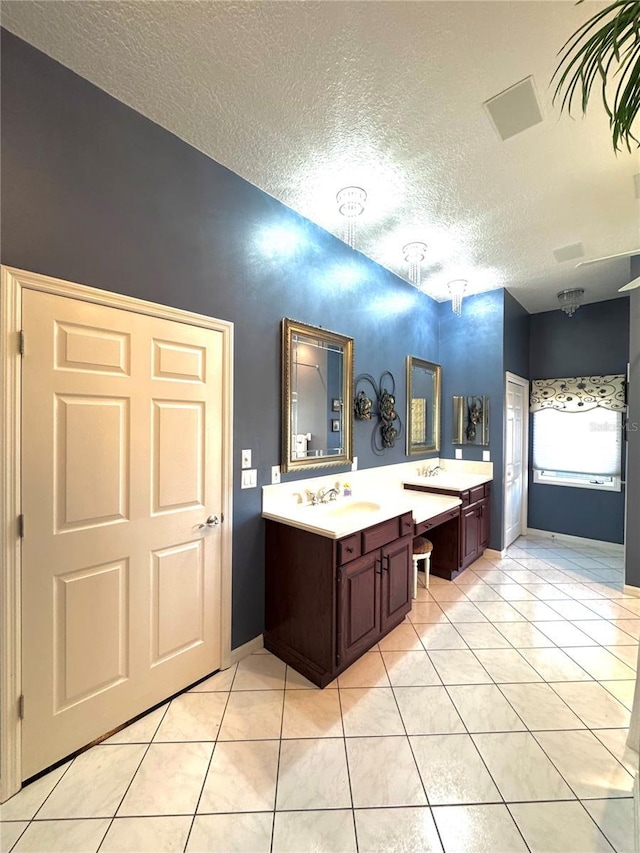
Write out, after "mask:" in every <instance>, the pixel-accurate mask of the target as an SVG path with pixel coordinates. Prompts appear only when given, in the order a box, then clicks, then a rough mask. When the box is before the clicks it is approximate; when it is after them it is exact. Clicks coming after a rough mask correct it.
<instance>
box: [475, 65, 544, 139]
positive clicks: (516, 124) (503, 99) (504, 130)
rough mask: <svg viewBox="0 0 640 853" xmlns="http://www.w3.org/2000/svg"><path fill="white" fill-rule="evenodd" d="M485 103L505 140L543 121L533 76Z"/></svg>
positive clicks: (501, 136)
mask: <svg viewBox="0 0 640 853" xmlns="http://www.w3.org/2000/svg"><path fill="white" fill-rule="evenodd" d="M484 105H485V107H486V108H487V112H488V113H489V116H490V118H491V120H492V121H493V124H494V126H495V128H496V130H497V131H498V133H499V135H500V138H501V139H503V140H505V139H510V138H511V137H512V136H515V135H516V134H517V133H522V131H523V130H527V129H528V128H530V127H533V126H534V124H540V122H541V121H542V112H541V110H540V105H539V104H538V98H537V97H536V92H535V89H534V88H533V77H526V78H525V79H524V80H521V81H520V82H519V83H516V84H515V85H513V86H510V87H509V88H508V89H505V90H504V92H500V94H499V95H496V96H495V97H493V98H490V99H489V100H488V101H485V104H484Z"/></svg>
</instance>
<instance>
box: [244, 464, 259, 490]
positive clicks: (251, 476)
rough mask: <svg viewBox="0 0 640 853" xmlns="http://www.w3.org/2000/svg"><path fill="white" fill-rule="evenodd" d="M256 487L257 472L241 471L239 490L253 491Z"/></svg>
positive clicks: (253, 470) (254, 470)
mask: <svg viewBox="0 0 640 853" xmlns="http://www.w3.org/2000/svg"><path fill="white" fill-rule="evenodd" d="M257 485H258V471H257V469H256V468H252V469H251V470H250V471H243V472H242V477H241V479H240V488H241V489H255V487H256V486H257Z"/></svg>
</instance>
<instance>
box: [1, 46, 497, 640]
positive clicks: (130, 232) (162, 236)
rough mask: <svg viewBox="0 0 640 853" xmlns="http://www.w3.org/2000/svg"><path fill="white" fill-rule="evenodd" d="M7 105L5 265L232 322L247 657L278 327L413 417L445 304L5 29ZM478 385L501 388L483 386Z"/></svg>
mask: <svg viewBox="0 0 640 853" xmlns="http://www.w3.org/2000/svg"><path fill="white" fill-rule="evenodd" d="M1 106H2V115H1V118H2V152H1V154H2V164H1V165H2V210H1V213H2V234H1V236H2V262H3V263H5V264H8V265H11V266H15V267H19V268H23V269H27V270H31V271H34V272H39V273H43V274H46V275H51V276H55V277H59V278H62V279H66V280H69V281H73V282H79V283H82V284H86V285H90V286H93V287H98V288H103V289H105V290H111V291H115V292H119V293H123V294H127V295H130V296H134V297H139V298H142V299H148V300H151V301H154V302H158V303H164V304H167V305H171V306H175V307H177V308H183V309H187V310H190V311H196V312H199V313H201V314H206V315H209V316H213V317H218V318H221V319H225V320H231V321H233V322H234V324H235V406H234V423H235V426H234V448H235V450H234V470H235V475H234V536H233V640H232V642H233V646H234V647H235V646H238V645H240V644H242V643H244V642H246V641H247V640H250V639H252V638H253V637H255V636H256V635H257V634H258V633H260V632H261V631H262V628H263V609H264V589H263V587H264V558H263V552H264V537H263V522H262V519H261V518H260V511H261V492H260V489H259V488H258V489H253V490H244V491H241V490H240V489H239V477H240V465H239V454H240V449H241V448H252V450H253V460H254V465H255V466H256V467H257V468H258V483H259V485H263V484H265V483H268V482H269V473H270V467H271V465H274V464H277V463H278V462H279V456H280V450H279V448H280V414H279V411H280V321H281V319H282V317H284V316H288V317H292V318H294V319H296V320H300V321H303V322H306V323H310V324H312V325H322V326H324V327H325V328H329V329H332V330H334V331H336V332H340V333H342V334H347V335H350V336H351V337H353V338H354V339H355V372H356V374H357V373H360V372H367V373H370V374H373V376H375V377H376V378H378V377H379V376H380V374H381V373H382V372H383V371H384V370H390V371H391V372H392V373H393V374H394V376H395V378H396V399H397V408H398V412H399V413H400V414H401V416H402V419H403V422H404V412H405V408H406V395H405V381H404V376H405V358H406V356H407V354H411V355H416V356H419V357H420V358H424V359H427V360H430V361H436V362H437V361H439V360H440V359H439V351H438V306H437V304H436V303H435V302H434V301H433V300H431V299H429V298H428V297H427V296H424V295H423V294H420V293H418V292H417V291H416V290H415V289H413V288H411V287H410V286H409V285H408V284H406V283H405V282H403V281H402V280H401V279H399V278H397V277H396V276H394V275H393V274H392V273H390V272H388V271H386V270H384V269H382V268H381V267H379V266H378V265H377V264H375V263H373V262H372V261H370V260H368V259H366V258H365V257H363V256H362V255H360V254H359V253H357V252H354V251H353V250H351V249H350V248H349V247H347V246H346V245H345V244H344V243H343V242H341V241H340V240H338V239H336V238H334V237H333V236H332V235H331V234H328V233H327V232H325V231H323V230H322V229H321V228H318V227H316V226H314V225H312V224H311V223H309V222H308V221H306V220H304V219H302V218H301V217H300V216H298V215H297V214H295V213H293V212H292V211H291V210H289V209H288V208H286V207H285V206H284V205H282V204H280V203H279V202H277V201H275V200H274V199H273V198H271V197H270V196H268V195H266V194H265V193H263V192H261V191H260V190H258V189H256V188H255V187H254V186H252V185H251V184H249V183H247V182H246V181H244V180H242V179H241V178H239V177H238V176H237V175H235V174H234V173H232V172H230V171H229V170H228V169H225V168H224V167H222V166H220V165H219V164H217V163H215V162H214V161H213V160H211V159H209V158H208V157H206V156H205V155H203V154H201V153H199V152H198V151H196V150H194V149H193V148H191V147H190V146H188V145H187V144H185V143H184V142H182V141H181V140H179V139H178V138H176V137H175V136H173V135H172V134H171V133H169V132H167V131H165V130H163V129H162V128H160V127H158V126H157V125H155V124H153V123H152V122H151V121H149V120H147V119H145V118H144V117H143V116H141V115H139V114H137V113H136V112H134V111H133V110H131V109H129V108H128V107H126V106H125V105H123V104H122V103H120V102H118V101H116V100H115V99H113V98H111V97H110V96H109V95H107V94H105V93H104V92H102V91H101V90H99V89H97V88H96V87H95V86H93V85H92V84H90V83H88V82H87V81H86V80H84V79H82V78H80V77H78V76H77V75H75V74H74V73H72V72H71V71H69V70H68V69H66V68H64V67H63V66H61V65H59V64H58V63H56V62H54V61H53V60H51V59H50V58H48V57H47V56H45V55H44V54H42V53H40V52H39V51H37V50H35V49H34V48H32V47H31V46H29V45H27V44H26V43H24V42H22V41H21V40H20V39H17V38H16V37H15V36H13V35H11V34H10V33H7V32H5V31H3V32H2V103H1ZM275 228H284V229H287V230H293V231H294V232H295V233H297V234H298V236H299V243H298V246H297V248H295V249H292V250H291V251H290V252H288V253H285V252H279V251H277V249H276V244H277V241H274V240H273V239H270V237H269V233H270V231H272V229H275ZM492 298H493V299H495V298H496V297H495V296H494V297H492ZM469 304H470V302H469ZM491 340H492V341H494V337H492V338H491ZM482 351H483V356H482V358H483V359H484V358H485V355H488V354H489V342H488V341H486V342H485V343H483V344H482ZM485 351H486V352H485ZM454 354H455V353H454V351H450V353H449V355H450V356H451V357H453V356H454ZM445 375H446V372H445ZM469 390H470V391H473V392H474V393H475V392H480V393H489V394H491V393H493V392H492V391H491V389H489V388H488V386H487V385H486V384H485V383H484V381H482V382H481V381H478V383H477V387H476V384H475V383H474V387H473V388H470V389H469ZM452 393H453V392H452ZM455 393H466V392H465V390H464V389H462V390H461V391H459V392H455ZM445 409H446V407H445ZM371 429H372V426H371V424H370V423H356V425H355V453H356V454H357V456H358V459H359V466H360V467H371V466H373V465H380V464H389V463H397V462H402V461H405V460H406V457H405V454H404V434H402V435H401V436H400V438H399V440H398V442H397V444H396V447H395V448H393V449H392V450H390V451H388V452H387V453H386V454H385V456H383V457H378V456H376V455H375V454H374V452H373V451H372V449H371V445H370V438H371ZM328 470H336V471H338V470H340V469H328Z"/></svg>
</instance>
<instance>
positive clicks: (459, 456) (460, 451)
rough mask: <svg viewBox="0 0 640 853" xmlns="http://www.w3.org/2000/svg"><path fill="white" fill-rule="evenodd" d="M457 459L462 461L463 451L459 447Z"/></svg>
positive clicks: (457, 448)
mask: <svg viewBox="0 0 640 853" xmlns="http://www.w3.org/2000/svg"><path fill="white" fill-rule="evenodd" d="M456 459H462V450H460V448H459V447H456Z"/></svg>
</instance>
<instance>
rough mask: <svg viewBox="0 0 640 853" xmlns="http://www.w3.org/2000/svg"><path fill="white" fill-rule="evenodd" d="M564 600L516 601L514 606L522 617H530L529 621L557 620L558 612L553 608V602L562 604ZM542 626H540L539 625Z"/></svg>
mask: <svg viewBox="0 0 640 853" xmlns="http://www.w3.org/2000/svg"><path fill="white" fill-rule="evenodd" d="M562 603H563V602H562V601H558V602H553V601H552V602H549V604H547V602H546V601H514V602H513V606H514V607H515V609H516V610H517V611H518V613H519V614H520V615H521V617H522V618H524V619H528V620H529V622H557V621H558V614H557V613H556V611H555V610H552V609H551V606H550V605H551V604H562ZM564 603H565V604H573V602H564ZM538 627H540V626H538Z"/></svg>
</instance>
